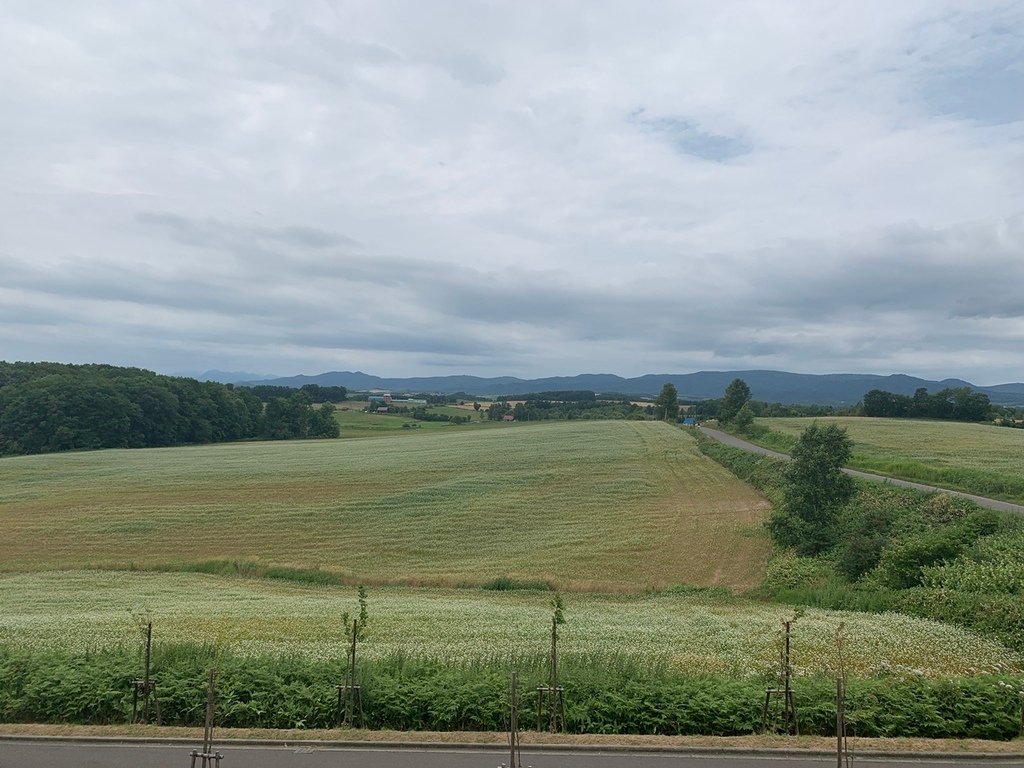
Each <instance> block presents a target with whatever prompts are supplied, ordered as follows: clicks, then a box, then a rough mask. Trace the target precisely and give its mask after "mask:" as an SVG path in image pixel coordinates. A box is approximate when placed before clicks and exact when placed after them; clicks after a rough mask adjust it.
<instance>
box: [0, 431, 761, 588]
mask: <svg viewBox="0 0 1024 768" xmlns="http://www.w3.org/2000/svg"><path fill="white" fill-rule="evenodd" d="M381 418H387V417H381ZM410 431H414V430H410ZM767 509H768V504H767V502H766V501H765V499H764V498H763V497H762V496H760V495H759V494H758V493H756V492H755V491H753V490H752V489H751V488H750V487H749V486H747V485H745V484H743V483H741V482H740V481H739V480H737V479H736V478H735V477H734V476H732V475H731V474H730V473H729V472H727V471H726V470H725V469H723V468H722V467H720V466H719V465H717V464H715V463H714V462H712V461H711V460H710V459H707V458H705V457H704V456H702V455H701V454H700V453H699V452H698V451H697V450H696V447H695V442H694V441H693V439H692V438H691V437H690V436H689V435H688V434H687V433H685V432H684V431H682V430H679V429H677V428H674V427H671V426H668V425H666V424H661V423H656V422H632V421H617V422H570V423H543V424H536V425H532V424H531V425H516V426H512V427H507V428H501V427H496V428H493V429H474V430H462V429H461V428H457V427H449V426H448V425H444V429H443V430H438V431H437V432H428V431H425V432H423V433H419V434H416V435H414V436H410V437H407V438H406V437H404V436H403V438H401V439H398V438H396V437H395V436H380V437H366V438H363V439H360V440H326V441H304V442H302V443H287V444H285V443H239V444H226V445H208V446H196V447H187V448H166V449H156V450H133V451H124V450H120V451H118V450H112V451H101V452H89V453H61V454H47V455H41V456H24V457H10V458H7V459H4V460H2V461H0V525H2V527H3V530H4V533H5V535H4V537H3V540H2V541H0V563H2V568H3V570H7V571H17V570H50V569H69V568H76V567H83V566H100V567H118V566H120V567H127V566H128V565H129V564H131V565H132V566H133V567H137V568H151V567H181V566H188V565H189V564H190V563H199V562H203V561H209V560H232V559H242V560H255V561H259V562H261V563H269V564H275V565H283V566H295V567H304V568H322V569H324V570H325V571H330V572H331V573H334V574H338V575H340V576H342V577H344V578H347V579H350V580H351V581H353V582H354V581H365V582H367V583H373V584H382V583H396V584H398V583H402V584H414V585H415V584H429V585H442V586H443V585H449V586H457V585H464V584H480V583H484V582H486V581H489V580H492V579H494V578H497V577H499V576H510V577H512V578H515V579H524V580H545V581H550V582H552V583H554V584H556V585H557V586H560V587H562V588H567V589H587V590H611V591H635V590H638V589H643V588H645V587H652V586H653V587H664V586H668V585H672V584H678V583H688V584H697V585H723V586H728V587H733V588H745V587H749V586H753V585H755V584H756V583H758V582H759V581H760V580H761V578H762V577H763V573H764V566H765V561H766V559H767V552H768V544H767V540H766V538H765V536H764V534H763V533H762V531H761V528H760V525H761V522H762V521H763V519H764V517H765V515H766V513H767ZM694 553H698V554H697V555H696V556H695V554H694Z"/></svg>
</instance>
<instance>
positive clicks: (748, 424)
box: [732, 403, 754, 434]
mask: <svg viewBox="0 0 1024 768" xmlns="http://www.w3.org/2000/svg"><path fill="white" fill-rule="evenodd" d="M732 426H733V428H734V429H736V430H737V431H739V432H742V433H743V434H750V430H751V428H752V427H753V426H754V412H753V410H751V408H750V403H744V404H743V407H741V408H740V409H739V411H737V412H736V415H735V416H734V417H733V419H732Z"/></svg>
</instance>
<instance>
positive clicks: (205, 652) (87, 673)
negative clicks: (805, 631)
mask: <svg viewBox="0 0 1024 768" xmlns="http://www.w3.org/2000/svg"><path fill="white" fill-rule="evenodd" d="M545 661H546V660H545V658H544V657H543V656H538V657H536V658H524V659H520V660H518V661H517V662H515V663H514V664H511V663H510V664H506V663H498V662H494V663H479V664H473V665H465V666H447V665H442V664H438V663H434V662H427V661H421V660H416V659H410V658H406V657H403V656H397V655H396V656H393V657H391V658H388V659H383V660H380V661H373V662H367V661H362V662H360V664H359V667H358V671H357V678H358V681H359V684H360V685H362V686H363V707H364V711H365V715H366V721H367V726H368V727H370V728H389V729H396V730H440V731H446V730H491V731H500V730H503V729H504V727H505V719H506V710H507V688H508V673H509V672H510V671H511V669H512V668H516V669H518V671H519V674H520V680H521V691H522V692H523V702H524V706H523V709H522V712H521V717H522V721H521V724H522V727H523V728H524V729H530V728H533V727H535V722H534V717H535V710H534V708H533V706H532V696H533V691H534V689H535V687H536V686H537V685H540V684H542V683H543V682H544V681H545V676H546V674H547V670H546V665H545ZM561 661H562V665H561V667H562V674H561V678H560V679H561V682H562V684H563V685H565V688H566V715H567V718H566V721H567V722H566V724H567V726H568V730H569V731H570V732H573V733H644V734H673V735H674V734H712V735H722V736H730V735H740V734H749V733H755V732H757V731H758V730H759V729H760V726H761V702H762V701H763V696H764V688H765V685H766V684H768V683H769V681H768V680H764V679H759V678H740V679H736V678H724V677H712V676H706V677H702V676H693V675H683V674H680V673H676V672H672V671H670V670H668V669H666V668H663V667H661V668H659V667H655V668H650V667H646V666H644V667H641V666H638V665H636V664H635V663H631V662H630V661H629V660H628V659H621V660H614V659H613V660H611V662H612V663H599V662H596V661H595V660H593V659H590V658H588V657H574V656H571V655H568V656H563V657H562V660H561ZM137 666H138V658H137V654H136V652H135V651H134V650H133V649H112V650H107V651H101V652H95V653H91V654H89V655H86V656H81V655H80V656H74V655H69V654H64V653H59V652H39V651H28V650H22V649H12V648H0V720H2V721H4V722H73V723H97V724H107V723H118V722H125V721H126V720H127V717H128V713H129V711H130V708H131V693H130V689H129V684H130V681H131V679H132V678H133V677H135V674H136V672H137ZM211 667H216V668H217V669H218V671H219V672H218V676H217V691H218V698H217V710H216V719H215V723H216V725H217V727H223V728H326V727H331V726H332V725H333V724H334V722H335V717H336V709H335V707H336V701H337V699H336V696H337V694H336V692H335V688H334V686H335V685H336V684H337V683H338V682H339V680H340V678H341V676H342V669H343V668H344V661H343V659H342V653H341V652H340V649H339V655H338V658H337V659H334V660H330V661H325V662H315V661H309V660H307V659H304V658H301V657H297V656H259V657H255V658H245V657H239V656H235V655H233V654H231V653H229V652H218V651H217V649H215V648H211V647H206V646H177V645H159V644H158V645H157V646H156V647H155V648H154V658H153V676H154V679H155V680H156V681H157V686H158V691H159V693H160V704H161V713H162V715H163V719H164V722H165V723H166V724H169V725H189V726H197V725H199V724H201V723H202V717H203V700H204V689H205V684H206V671H207V670H208V669H209V668H211ZM998 682H999V679H998V678H994V677H978V678H967V679H960V680H944V681H935V680H926V679H919V678H912V679H905V678H898V677H877V678H868V679H851V680H850V681H849V683H848V687H847V712H848V720H849V721H850V723H851V724H852V732H853V733H854V734H855V735H857V736H926V737H946V738H989V739H1011V738H1014V737H1015V736H1016V735H1017V733H1018V730H1019V726H1020V714H1019V706H1020V705H1019V702H1018V701H1017V700H1016V697H1015V695H1014V694H1013V693H1012V692H1010V691H1008V690H1007V689H1005V688H1003V687H1001V686H1000V685H999V684H998ZM834 691H835V689H834V683H833V682H832V681H831V680H825V679H820V678H812V679H805V678H798V679H797V681H796V685H795V692H796V705H797V711H798V712H799V714H800V730H801V733H805V734H816V735H828V734H830V733H832V732H833V731H834V728H835V709H834V704H833V703H832V702H833V697H834Z"/></svg>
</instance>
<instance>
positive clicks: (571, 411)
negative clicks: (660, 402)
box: [487, 393, 644, 421]
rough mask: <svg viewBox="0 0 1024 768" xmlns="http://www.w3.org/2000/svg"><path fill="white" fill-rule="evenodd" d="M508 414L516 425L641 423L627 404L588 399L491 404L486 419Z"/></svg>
mask: <svg viewBox="0 0 1024 768" xmlns="http://www.w3.org/2000/svg"><path fill="white" fill-rule="evenodd" d="M592 394H593V393H591V395H592ZM509 414H511V416H512V418H514V419H515V420H516V421H546V420H549V419H559V420H561V419H565V420H570V421H571V420H574V419H643V418H644V408H643V407H642V406H639V405H634V404H632V403H631V402H630V401H629V400H620V401H614V400H597V399H594V398H592V397H591V398H588V399H584V400H529V401H526V402H520V403H516V404H515V405H510V404H509V403H508V402H505V401H502V402H498V403H492V404H491V407H490V408H489V409H488V411H487V418H488V419H490V420H491V421H501V420H502V419H503V418H504V417H505V416H506V415H509Z"/></svg>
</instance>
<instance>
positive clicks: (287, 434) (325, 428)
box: [260, 392, 339, 440]
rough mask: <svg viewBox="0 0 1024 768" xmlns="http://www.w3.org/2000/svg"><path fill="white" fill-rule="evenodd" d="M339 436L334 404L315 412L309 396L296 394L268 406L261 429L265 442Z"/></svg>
mask: <svg viewBox="0 0 1024 768" xmlns="http://www.w3.org/2000/svg"><path fill="white" fill-rule="evenodd" d="M338 435H339V428H338V422H337V420H336V419H335V418H334V406H333V405H332V404H331V403H324V404H323V405H321V406H320V407H319V408H314V407H313V403H312V401H311V400H310V399H309V396H308V395H307V394H306V393H304V392H296V393H294V394H292V395H291V397H288V398H281V397H277V398H273V399H272V400H271V401H270V402H269V403H267V409H266V412H265V413H264V414H263V421H262V424H261V427H260V437H262V438H263V439H265V440H290V439H294V438H307V437H337V436H338Z"/></svg>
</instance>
